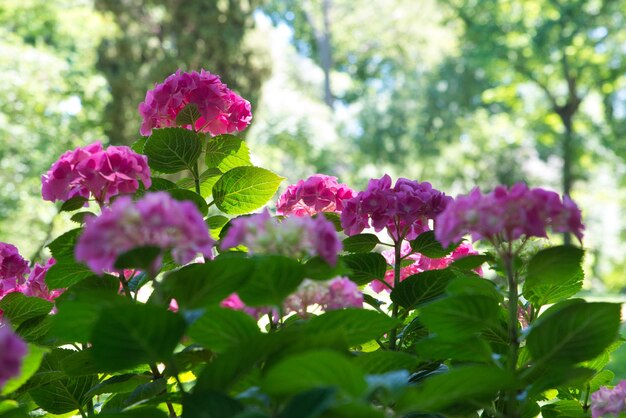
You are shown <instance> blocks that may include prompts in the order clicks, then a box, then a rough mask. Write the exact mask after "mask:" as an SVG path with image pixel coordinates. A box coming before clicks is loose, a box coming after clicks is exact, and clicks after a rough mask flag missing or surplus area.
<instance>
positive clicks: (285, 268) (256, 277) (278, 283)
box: [237, 255, 305, 306]
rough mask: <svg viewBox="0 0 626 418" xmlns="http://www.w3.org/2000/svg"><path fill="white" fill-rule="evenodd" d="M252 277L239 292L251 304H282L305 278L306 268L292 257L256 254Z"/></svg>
mask: <svg viewBox="0 0 626 418" xmlns="http://www.w3.org/2000/svg"><path fill="white" fill-rule="evenodd" d="M253 260H254V264H255V267H254V271H253V272H252V275H251V276H250V279H249V280H248V281H247V282H246V283H245V284H244V285H243V286H242V287H241V288H239V289H237V294H238V295H239V297H240V298H241V300H242V301H244V302H245V303H246V304H247V305H249V306H264V305H280V304H281V303H282V302H283V299H285V297H287V296H288V295H290V294H291V293H293V292H294V291H295V290H296V289H297V288H298V285H299V284H300V283H301V282H302V280H304V274H305V269H304V267H303V266H302V264H300V263H298V262H297V261H296V260H293V259H291V258H287V257H283V256H279V255H267V256H256V257H254V258H253Z"/></svg>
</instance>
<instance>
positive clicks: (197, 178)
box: [192, 161, 202, 196]
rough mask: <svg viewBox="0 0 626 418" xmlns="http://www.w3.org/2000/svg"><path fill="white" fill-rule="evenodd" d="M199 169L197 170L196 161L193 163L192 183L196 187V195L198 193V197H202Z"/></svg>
mask: <svg viewBox="0 0 626 418" xmlns="http://www.w3.org/2000/svg"><path fill="white" fill-rule="evenodd" d="M199 171H200V169H199V168H198V161H196V162H195V164H194V166H193V172H192V174H193V183H194V185H195V186H196V193H198V194H199V195H200V196H202V193H200V173H199Z"/></svg>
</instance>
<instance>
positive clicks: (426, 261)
mask: <svg viewBox="0 0 626 418" xmlns="http://www.w3.org/2000/svg"><path fill="white" fill-rule="evenodd" d="M411 251H412V250H411V244H409V242H407V241H403V242H402V247H401V252H400V254H401V255H402V257H406V258H405V260H411V261H413V263H412V264H409V265H408V266H405V267H402V268H401V269H400V281H403V280H404V279H406V278H407V277H409V276H412V275H414V274H417V273H421V272H423V271H427V270H440V269H445V268H446V267H448V266H449V265H450V264H452V262H453V261H455V260H458V259H459V258H463V257H466V256H468V255H474V254H478V252H477V251H476V250H474V248H473V247H472V245H471V244H469V243H466V242H464V243H462V244H461V245H459V246H458V247H457V248H456V249H455V250H454V251H453V252H452V253H451V254H449V255H447V256H446V257H443V258H428V257H426V256H424V255H422V254H419V253H413V254H411ZM382 255H383V257H385V260H386V261H387V264H389V265H390V266H394V264H395V262H396V256H395V251H394V250H385V251H383V252H382ZM475 271H476V273H478V274H482V270H481V268H480V267H479V268H478V269H476V270H475ZM385 283H387V284H388V285H389V286H386V285H385V284H384V283H382V282H381V281H379V280H374V281H373V282H370V287H371V288H372V290H373V291H374V292H376V293H380V292H382V291H386V292H390V291H391V288H393V285H394V277H393V270H387V272H386V273H385Z"/></svg>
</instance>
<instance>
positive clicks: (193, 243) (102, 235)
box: [75, 192, 214, 274]
mask: <svg viewBox="0 0 626 418" xmlns="http://www.w3.org/2000/svg"><path fill="white" fill-rule="evenodd" d="M144 246H156V247H159V248H161V249H163V250H164V251H169V250H171V252H172V257H173V258H174V261H176V262H177V263H180V264H185V263H188V262H190V261H192V260H193V259H194V258H195V257H196V255H197V254H198V253H200V254H202V255H204V256H205V257H211V256H212V248H213V246H214V241H213V239H211V237H210V236H209V232H208V229H207V226H206V224H205V223H204V220H203V219H202V215H201V214H200V212H199V211H198V209H197V207H196V206H195V205H194V204H193V203H192V202H189V201H182V202H181V201H178V200H175V199H174V198H172V197H171V196H170V195H169V194H167V193H166V192H157V193H147V194H146V195H145V196H144V197H143V198H141V199H140V200H138V201H137V202H133V201H132V199H131V198H130V197H128V196H122V197H120V198H118V199H116V200H115V202H114V203H113V204H112V205H111V207H110V208H107V209H105V210H104V211H103V212H102V215H100V216H98V217H90V218H88V219H87V221H86V224H85V230H84V232H83V233H82V234H81V236H80V237H79V239H78V243H77V245H76V250H75V251H76V253H75V255H76V260H78V261H81V262H84V263H85V264H87V265H88V266H89V268H91V270H93V271H94V272H96V273H97V274H101V273H104V272H107V271H113V270H114V264H115V260H116V259H117V258H118V257H119V256H120V255H121V254H123V253H125V252H127V251H130V250H132V249H133V248H137V247H144ZM156 264H160V260H157V262H156Z"/></svg>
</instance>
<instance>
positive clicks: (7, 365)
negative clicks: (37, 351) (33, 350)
mask: <svg viewBox="0 0 626 418" xmlns="http://www.w3.org/2000/svg"><path fill="white" fill-rule="evenodd" d="M27 352H28V346H27V345H26V343H25V342H24V341H22V339H21V338H20V337H18V336H17V335H15V333H14V332H13V330H12V329H11V327H10V326H8V325H7V324H2V323H0V389H2V388H3V387H4V385H5V383H6V382H7V380H9V379H10V378H12V377H15V376H17V375H19V373H20V369H21V368H22V361H23V359H24V356H26V353H27Z"/></svg>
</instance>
